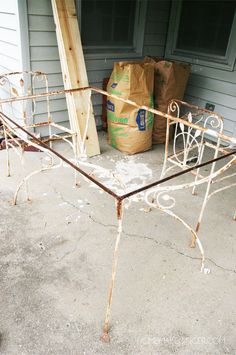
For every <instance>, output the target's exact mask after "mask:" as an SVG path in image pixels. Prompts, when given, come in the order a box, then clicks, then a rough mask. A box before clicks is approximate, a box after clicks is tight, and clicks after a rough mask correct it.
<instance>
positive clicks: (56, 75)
mask: <svg viewBox="0 0 236 355" xmlns="http://www.w3.org/2000/svg"><path fill="white" fill-rule="evenodd" d="M27 3H28V24H29V45H30V65H31V69H32V70H41V71H44V72H46V73H48V78H49V85H50V89H51V90H53V89H60V88H62V87H63V83H62V76H61V66H60V61H59V55H58V48H57V41H56V34H55V25H54V21H53V16H52V8H51V2H50V0H40V1H38V0H27ZM168 10H169V1H158V2H157V1H149V2H148V7H147V21H146V30H145V37H144V48H143V54H144V55H151V54H152V55H157V56H163V55H164V45H165V38H166V30H167V21H168ZM85 59H86V68H87V72H88V79H89V83H90V85H93V86H98V87H101V86H102V80H103V78H105V77H109V76H110V74H111V71H112V67H113V62H114V61H120V60H127V58H125V57H124V56H122V54H120V56H119V57H115V58H107V59H105V58H100V59H92V58H88V57H86V58H85ZM129 59H131V58H129ZM93 104H94V113H95V118H96V121H97V125H98V126H99V125H100V124H101V121H100V115H101V109H102V106H101V104H102V96H101V95H93ZM53 106H54V109H53V111H52V117H53V119H54V120H55V121H57V122H64V121H66V120H68V116H67V111H66V103H65V99H63V98H59V99H58V100H57V102H56V104H54V105H53ZM42 117H43V114H41V115H38V116H36V121H37V120H41V118H42Z"/></svg>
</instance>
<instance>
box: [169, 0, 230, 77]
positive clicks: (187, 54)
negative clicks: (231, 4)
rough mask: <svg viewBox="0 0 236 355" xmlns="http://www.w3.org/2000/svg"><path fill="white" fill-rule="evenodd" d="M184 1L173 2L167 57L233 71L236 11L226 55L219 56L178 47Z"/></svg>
mask: <svg viewBox="0 0 236 355" xmlns="http://www.w3.org/2000/svg"><path fill="white" fill-rule="evenodd" d="M182 2H183V0H180V1H173V2H172V7H171V13H170V21H169V28H168V35H167V42H166V50H165V57H166V58H169V59H174V60H180V61H185V62H188V63H191V64H197V65H203V66H209V67H212V68H216V69H224V70H228V71H233V70H234V64H235V57H236V53H235V46H234V44H235V42H236V13H235V15H234V19H233V23H232V28H231V33H230V36H229V41H228V46H227V50H226V54H225V56H218V55H214V54H213V55H211V54H206V53H202V52H196V51H187V50H180V49H176V43H177V37H178V30H179V23H180V15H181V9H182Z"/></svg>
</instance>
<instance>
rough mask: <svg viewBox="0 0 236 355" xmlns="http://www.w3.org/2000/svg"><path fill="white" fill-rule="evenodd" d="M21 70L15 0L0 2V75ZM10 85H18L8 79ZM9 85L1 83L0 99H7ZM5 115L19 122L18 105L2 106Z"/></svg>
mask: <svg viewBox="0 0 236 355" xmlns="http://www.w3.org/2000/svg"><path fill="white" fill-rule="evenodd" d="M21 70H22V57H21V45H20V26H19V15H18V6H17V0H8V1H0V75H2V74H6V73H9V72H16V71H21ZM9 82H10V83H11V85H14V87H15V88H16V89H17V88H18V87H19V83H18V82H16V80H14V78H13V77H10V78H9ZM9 90H10V89H9V84H8V83H7V82H6V83H5V82H4V81H2V83H1V86H0V97H1V98H2V99H4V98H7V97H9V95H11V94H12V93H10V92H9ZM1 109H2V110H3V111H4V113H5V114H8V115H12V114H14V116H15V117H17V118H18V120H19V122H20V117H21V116H22V114H21V109H20V105H19V104H15V105H9V104H4V105H3V106H2V108H1Z"/></svg>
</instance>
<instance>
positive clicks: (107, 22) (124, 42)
mask: <svg viewBox="0 0 236 355" xmlns="http://www.w3.org/2000/svg"><path fill="white" fill-rule="evenodd" d="M79 4H80V11H79V13H81V16H80V29H81V40H82V45H83V47H84V51H85V53H104V52H121V51H122V53H124V52H133V53H134V52H136V53H139V54H140V52H141V50H142V41H143V34H144V23H145V7H146V1H138V0H137V1H136V0H80V3H79Z"/></svg>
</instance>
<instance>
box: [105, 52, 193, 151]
mask: <svg viewBox="0 0 236 355" xmlns="http://www.w3.org/2000/svg"><path fill="white" fill-rule="evenodd" d="M190 70H191V66H190V65H189V64H184V63H178V62H169V61H166V60H161V59H158V58H151V57H146V58H145V59H144V61H140V62H118V63H114V68H113V72H112V74H111V77H110V79H109V82H108V85H107V91H108V93H110V94H114V95H117V96H119V97H121V98H124V99H129V100H131V101H134V102H135V103H136V104H138V105H140V106H142V105H145V106H149V107H151V108H153V103H154V107H155V108H156V109H157V110H159V111H162V112H164V113H166V112H167V107H168V103H169V101H170V100H171V99H173V98H175V99H179V100H182V99H183V96H184V91H185V88H186V85H187V81H188V77H189V74H190ZM153 91H154V99H153ZM153 116H154V115H153V114H152V113H151V112H147V111H145V110H143V109H138V108H136V107H134V106H132V105H130V104H128V103H124V102H122V101H119V100H117V99H114V98H110V97H108V98H107V121H108V142H109V144H110V145H112V146H113V147H114V148H116V149H119V150H120V151H122V152H124V153H127V154H135V153H139V152H143V151H146V150H148V149H150V148H151V147H152V144H158V143H164V142H165V133H166V119H165V118H162V117H161V116H158V115H155V117H154V120H153Z"/></svg>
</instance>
